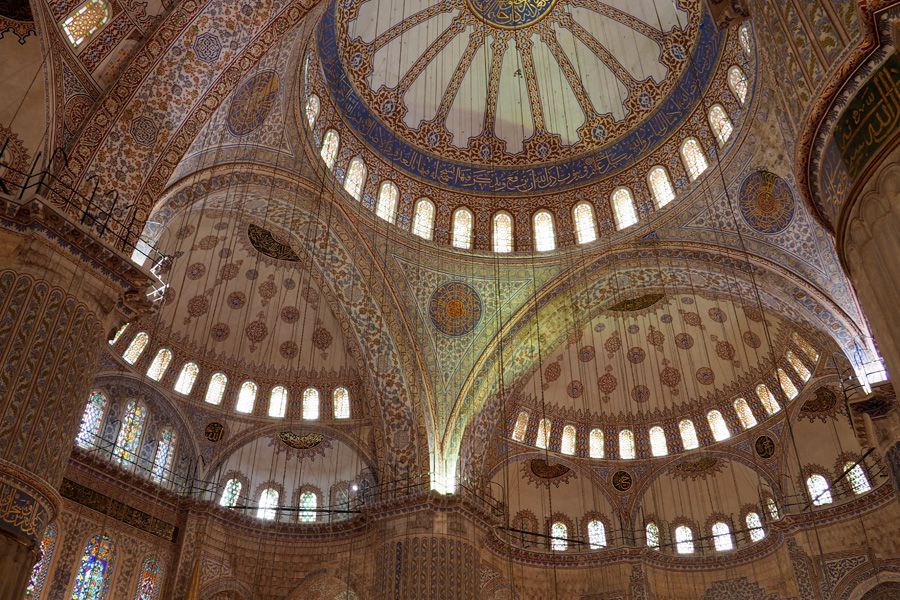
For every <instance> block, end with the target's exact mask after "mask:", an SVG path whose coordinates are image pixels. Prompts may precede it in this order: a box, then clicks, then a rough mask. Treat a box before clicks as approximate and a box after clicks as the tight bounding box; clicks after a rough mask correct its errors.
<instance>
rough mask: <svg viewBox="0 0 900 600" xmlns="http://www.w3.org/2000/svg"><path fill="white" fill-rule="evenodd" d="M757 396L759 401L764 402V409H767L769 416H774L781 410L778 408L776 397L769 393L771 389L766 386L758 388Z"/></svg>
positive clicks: (762, 385) (760, 385) (761, 385)
mask: <svg viewBox="0 0 900 600" xmlns="http://www.w3.org/2000/svg"><path fill="white" fill-rule="evenodd" d="M756 395H757V397H758V398H759V401H760V402H762V405H763V408H765V409H766V413H767V414H769V415H774V414H775V413H777V412H778V411H780V410H781V407H780V406H778V401H777V400H775V396H773V395H772V392H771V391H769V387H768V386H767V385H766V384H764V383H761V384H759V385H758V386H756Z"/></svg>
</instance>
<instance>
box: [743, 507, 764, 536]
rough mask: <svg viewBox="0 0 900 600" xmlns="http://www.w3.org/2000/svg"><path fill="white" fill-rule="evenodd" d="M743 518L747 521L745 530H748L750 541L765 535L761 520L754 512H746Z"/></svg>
mask: <svg viewBox="0 0 900 600" xmlns="http://www.w3.org/2000/svg"><path fill="white" fill-rule="evenodd" d="M744 520H745V522H746V523H747V530H748V531H749V532H750V540H751V541H753V542H758V541H759V540H761V539H763V538H764V537H766V530H765V529H763V526H762V520H761V519H760V518H759V515H758V514H756V513H755V512H751V513H747V516H746V517H745V519H744Z"/></svg>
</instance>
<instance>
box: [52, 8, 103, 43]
mask: <svg viewBox="0 0 900 600" xmlns="http://www.w3.org/2000/svg"><path fill="white" fill-rule="evenodd" d="M107 21H109V5H108V4H106V2H103V1H102V0H88V2H86V3H85V4H83V5H82V6H81V7H80V8H78V9H77V10H75V12H73V13H72V14H71V15H70V16H69V17H67V18H66V20H65V21H63V25H62V27H63V31H65V32H66V36H68V38H69V42H71V44H72V46H73V47H74V48H77V47H78V46H80V45H81V43H82V42H84V41H85V40H86V39H87V38H89V37H90V36H91V34H93V33H94V32H96V31H97V30H98V29H99V28H101V27H103V26H104V25H105V24H106V22H107Z"/></svg>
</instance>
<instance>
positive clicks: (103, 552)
mask: <svg viewBox="0 0 900 600" xmlns="http://www.w3.org/2000/svg"><path fill="white" fill-rule="evenodd" d="M115 559H116V545H115V543H113V541H112V539H110V537H109V536H108V535H106V534H103V535H95V536H93V537H92V538H91V539H89V540H88V542H87V544H86V545H85V548H84V552H83V553H82V555H81V565H80V566H79V568H78V572H77V573H76V574H75V585H74V587H73V588H72V596H71V600H101V599H103V598H107V597H108V594H109V583H110V579H111V577H110V575H111V574H112V571H113V567H114V566H115Z"/></svg>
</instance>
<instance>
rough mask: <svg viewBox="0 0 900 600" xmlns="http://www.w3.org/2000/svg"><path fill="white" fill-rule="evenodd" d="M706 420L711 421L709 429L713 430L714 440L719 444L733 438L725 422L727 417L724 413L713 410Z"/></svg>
mask: <svg viewBox="0 0 900 600" xmlns="http://www.w3.org/2000/svg"><path fill="white" fill-rule="evenodd" d="M706 420H707V421H709V428H710V429H711V430H712V434H713V438H715V440H716V441H717V442H721V441H722V440H727V439H728V438H730V437H731V432H730V431H728V424H727V423H726V422H725V417H723V416H722V413H720V412H719V411H717V410H711V411H709V412H708V413H707V414H706Z"/></svg>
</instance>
